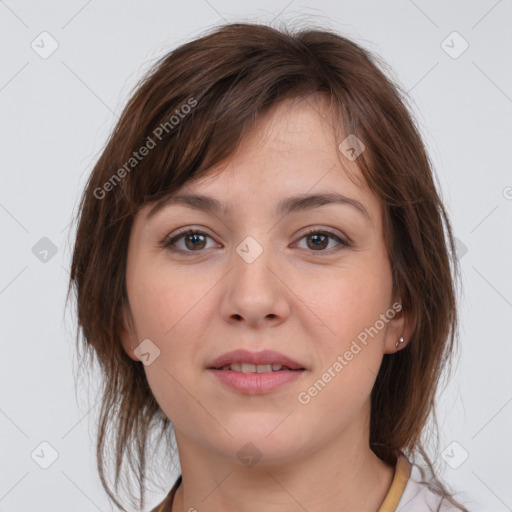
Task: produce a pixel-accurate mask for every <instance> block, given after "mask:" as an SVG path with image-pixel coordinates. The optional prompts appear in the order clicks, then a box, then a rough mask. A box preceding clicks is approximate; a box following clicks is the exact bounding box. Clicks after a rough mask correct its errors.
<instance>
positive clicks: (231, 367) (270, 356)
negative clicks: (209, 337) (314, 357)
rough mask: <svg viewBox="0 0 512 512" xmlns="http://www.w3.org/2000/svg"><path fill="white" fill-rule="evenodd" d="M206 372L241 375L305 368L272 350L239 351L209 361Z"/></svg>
mask: <svg viewBox="0 0 512 512" xmlns="http://www.w3.org/2000/svg"><path fill="white" fill-rule="evenodd" d="M206 368H207V369H208V370H227V371H233V372H241V373H269V372H280V371H300V370H306V367H305V366H304V365H303V364H301V363H298V362H297V361H295V360H293V359H292V358H290V357H288V356H285V355H284V354H281V353H279V352H276V351H274V350H263V351H260V352H250V351H248V350H244V349H239V350H232V351H231V352H227V353H225V354H222V355H221V356H219V357H217V358H216V359H214V360H213V361H211V362H210V363H209V364H208V365H207V367H206Z"/></svg>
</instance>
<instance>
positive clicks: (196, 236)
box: [187, 234, 204, 248]
mask: <svg viewBox="0 0 512 512" xmlns="http://www.w3.org/2000/svg"><path fill="white" fill-rule="evenodd" d="M200 238H204V237H203V236H202V235H198V234H191V235H189V236H188V237H187V240H188V241H191V240H194V241H196V242H197V241H199V243H201V242H203V243H204V240H198V239H200ZM194 247H195V248H197V247H199V245H198V244H196V243H194V242H192V248H194Z"/></svg>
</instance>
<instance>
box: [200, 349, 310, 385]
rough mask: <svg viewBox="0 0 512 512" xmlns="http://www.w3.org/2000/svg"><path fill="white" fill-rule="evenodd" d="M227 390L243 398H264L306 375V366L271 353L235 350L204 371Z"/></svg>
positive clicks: (271, 351)
mask: <svg viewBox="0 0 512 512" xmlns="http://www.w3.org/2000/svg"><path fill="white" fill-rule="evenodd" d="M206 370H208V371H209V373H211V374H212V375H213V376H214V377H216V378H217V379H218V380H219V381H220V382H221V383H222V384H223V385H225V386H227V388H229V389H231V390H234V391H236V392H239V393H242V394H249V395H256V394H265V393H269V392H271V391H274V390H276V389H277V388H280V387H281V386H282V385H284V384H287V383H291V382H293V381H295V380H297V379H299V378H301V376H302V375H303V374H304V373H305V372H306V371H307V368H306V367H305V365H302V364H301V363H298V362H297V361H294V360H293V359H291V358H290V357H288V356H285V355H284V354H281V353H279V352H276V351H273V350H264V351H262V352H249V351H247V350H234V351H232V352H228V353H226V354H223V355H222V356H220V357H218V358H217V359H215V360H213V361H212V362H211V363H209V364H208V365H207V367H206Z"/></svg>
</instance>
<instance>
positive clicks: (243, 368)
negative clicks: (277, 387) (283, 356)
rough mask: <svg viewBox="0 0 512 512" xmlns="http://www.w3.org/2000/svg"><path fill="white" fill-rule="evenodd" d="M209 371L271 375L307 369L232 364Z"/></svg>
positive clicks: (276, 365) (272, 365)
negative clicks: (272, 373)
mask: <svg viewBox="0 0 512 512" xmlns="http://www.w3.org/2000/svg"><path fill="white" fill-rule="evenodd" d="M208 370H224V371H232V372H240V373H271V372H282V371H290V372H300V371H303V370H305V368H289V367H288V366H285V365H281V364H251V363H232V364H228V365H225V366H222V367H216V368H215V367H210V368H208Z"/></svg>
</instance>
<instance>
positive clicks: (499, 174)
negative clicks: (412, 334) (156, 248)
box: [0, 0, 512, 512]
mask: <svg viewBox="0 0 512 512" xmlns="http://www.w3.org/2000/svg"><path fill="white" fill-rule="evenodd" d="M271 20H274V23H275V21H276V20H279V21H281V22H288V21H292V22H293V23H295V24H297V23H301V24H303V25H305V24H308V23H311V24H315V25H317V26H323V27H325V28H331V29H334V30H336V31H338V32H339V33H341V34H342V35H345V36H348V37H351V38H353V39H354V40H355V41H356V42H358V43H360V44H362V45H363V46H364V47H366V48H368V49H369V50H371V51H373V52H375V53H377V54H378V55H380V56H382V57H383V58H384V59H385V60H386V62H387V63H388V64H389V65H390V66H391V68H392V69H393V72H394V74H395V77H396V78H397V79H398V80H399V81H400V83H401V84H402V85H403V86H404V87H405V89H406V90H407V91H408V92H409V95H410V97H411V100H412V101H413V102H414V105H415V107H414V108H415V111H414V114H415V116H416V117H417V119H418V123H419V125H420V128H421V131H422V134H423V136H424V139H425V141H426V143H427V146H428V150H429V154H430V156H431V158H432V161H433V163H434V165H435V168H436V172H437V175H438V178H439V182H440V184H441V190H442V196H443V198H444V200H445V203H446V206H447V209H448V213H449V215H450V218H451V221H452V223H453V227H454V231H455V235H456V237H457V239H458V253H459V256H460V258H461V270H462V277H463V290H462V292H461V294H460V319H461V331H460V347H461V353H460V357H459V360H458V361H459V362H458V365H457V366H456V367H455V370H454V375H453V378H452V379H451V381H450V382H449V384H448V385H447V387H446V390H445V391H444V393H442V395H441V396H440V399H439V407H438V418H439V426H440V430H441V439H440V441H439V447H438V449H437V450H436V451H434V452H433V453H431V455H432V456H433V458H435V459H436V460H437V461H438V468H439V470H440V476H441V477H443V478H444V479H445V480H446V481H447V482H448V483H449V484H450V485H451V486H452V488H453V489H454V490H458V491H460V492H461V493H462V494H461V495H460V497H461V499H465V500H466V503H468V505H469V504H470V503H471V501H473V503H474V504H473V505H470V509H471V510H474V511H484V510H485V511H493V512H502V511H503V512H504V511H507V510H512V487H511V486H510V482H511V477H512V465H511V462H510V460H511V454H512V440H511V439H512V438H511V436H510V432H511V426H512V377H511V370H510V360H511V357H512V344H511V337H510V327H509V324H510V320H511V318H512V279H511V273H510V262H511V261H512V260H511V256H512V238H511V232H512V231H511V225H512V223H511V220H512V172H511V166H510V164H511V158H510V157H511V149H510V148H511V142H512V137H511V136H512V122H511V112H512V67H511V65H510V63H511V59H510V50H511V48H512V31H510V26H511V22H512V2H511V1H510V0H500V1H496V0H488V1H487V0H485V1H445V2H441V1H435V2H434V1H432V2H428V1H425V0H414V1H412V0H401V1H393V2H391V1H388V2H385V1H381V2H377V1H348V0H343V1H334V0H316V1H315V2H311V3H310V4H308V3H304V2H298V1H288V0H284V1H278V2H277V3H276V2H271V1H269V0H265V1H262V2H258V3H256V2H248V1H238V2H236V1H234V0H191V1H189V2H181V1H180V2H178V1H176V2H169V1H167V2H166V1H162V0H160V1H145V2H143V1H138V2H133V1H132V2H129V1H100V0H89V1H87V0H80V1H74V0H73V1H66V2H65V1H60V2H57V1H53V2H50V1H47V2H36V1H21V0H5V1H0V40H1V43H2V48H3V50H4V51H3V52H2V55H1V73H0V105H1V109H2V117H1V121H2V122H1V142H2V150H1V152H0V160H1V167H0V168H1V171H2V188H1V192H0V222H1V225H2V247H3V249H2V254H3V264H2V266H1V275H0V305H1V309H2V324H1V343H2V348H1V357H0V389H1V396H0V432H1V433H0V447H1V454H0V459H1V461H2V462H1V465H0V471H1V474H0V512H14V511H27V510H38V511H40V512H46V511H52V512H68V511H69V510H73V511H74V512H82V511H83V512H86V511H87V512H88V511H96V510H110V507H109V506H108V501H107V499H106V495H105V494H104V492H103V490H102V488H101V487H100V484H99V478H98V476H97V474H96V468H95V463H96V461H95V446H94V441H95V440H94V438H93V435H94V431H95V421H96V413H97V411H98V408H96V407H95V403H94V394H93V393H92V390H93V385H94V382H95V380H94V378H91V383H90V384H87V385H80V386H81V387H80V386H79V387H78V388H77V389H76V391H75V375H76V370H77V367H76V366H77V365H76V354H75V340H74V327H75V323H74V319H73V315H72V311H71V312H69V310H68V313H67V314H66V315H65V314H64V300H65V293H66V288H67V280H68V276H69V274H68V269H69V264H70V256H71V248H70V241H71V240H72V239H73V235H74V232H73V230H72V228H71V225H70V222H71V219H72V216H73V215H74V213H75V211H76V205H77V201H78V197H79V194H80V193H81V191H82V189H83V186H84V184H85V181H86V179H87V176H88V174H89V173H90V171H91V169H92V166H93V164H94V162H95V159H96V158H97V157H98V156H99V154H100V152H101V149H102V148H103V145H104V143H105V140H106V138H107V136H108V134H109V132H110V130H111V129H112V128H113V126H114V124H115V122H116V121H117V117H118V115H119V113H120V112H121V109H122V108H123V107H124V105H125V103H126V101H127V99H128V95H129V93H130V91H131V90H132V88H133V86H134V85H135V84H136V82H137V81H138V79H139V78H140V77H141V76H142V74H143V73H144V71H146V70H147V69H148V67H149V65H150V64H151V62H153V61H154V60H155V59H156V58H158V57H160V56H162V55H163V54H164V53H166V52H167V51H169V50H171V49H172V48H175V47H176V46H178V45H180V44H182V43H184V42H186V41H188V40H190V39H192V38H194V37H197V36H199V35H200V34H201V33H202V32H203V31H204V30H206V29H209V28H212V27H213V26H215V25H217V24H220V23H224V22H225V21H229V22H234V21H258V22H263V23H268V22H270V21H271ZM89 395H90V396H89ZM41 443H44V444H41ZM44 466H47V467H46V468H45V467H44ZM172 483H174V478H173V479H171V480H169V481H168V482H167V489H165V490H164V491H161V492H158V491H155V492H154V494H152V495H151V496H152V497H150V504H153V505H154V504H156V503H157V502H159V501H160V499H162V497H163V496H164V494H166V492H167V490H168V488H170V486H171V485H172ZM149 508H150V507H149V506H148V509H149Z"/></svg>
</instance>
